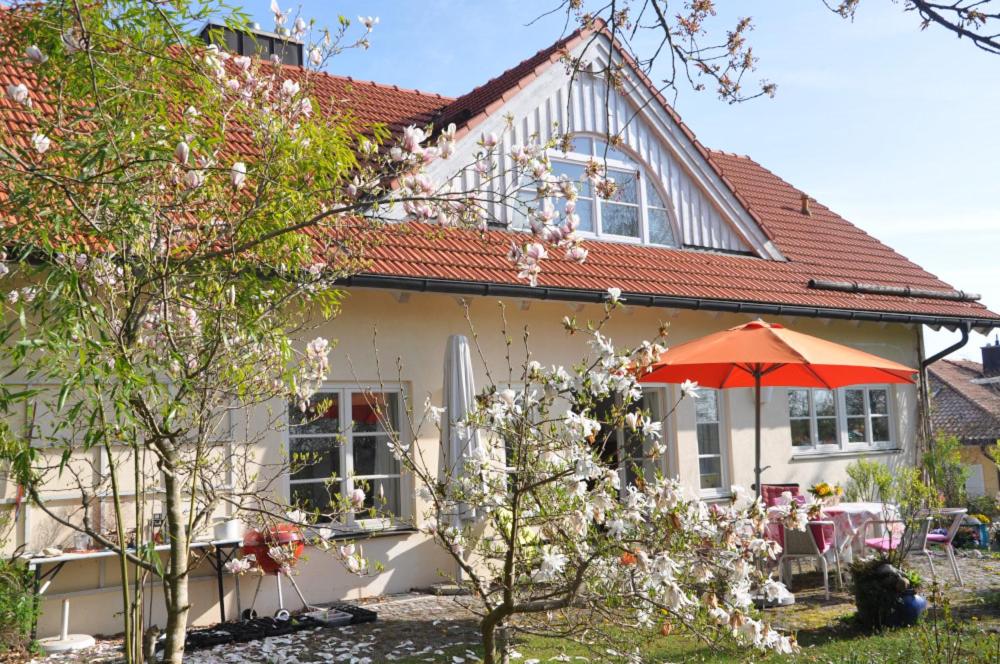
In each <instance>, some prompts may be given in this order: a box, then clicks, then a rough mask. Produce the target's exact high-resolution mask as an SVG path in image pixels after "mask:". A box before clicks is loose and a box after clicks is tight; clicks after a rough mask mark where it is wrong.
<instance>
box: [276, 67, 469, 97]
mask: <svg viewBox="0 0 1000 664" xmlns="http://www.w3.org/2000/svg"><path fill="white" fill-rule="evenodd" d="M258 59H259V60H260V61H261V62H264V63H268V64H271V65H273V64H274V63H272V62H271V61H270V60H265V59H264V58H259V57H258ZM278 65H279V66H280V67H281V68H282V69H291V70H293V71H299V72H308V73H312V74H320V75H321V76H325V77H327V78H330V79H333V80H336V81H347V82H349V83H355V84H358V85H371V86H374V87H376V88H382V89H384V90H395V91H396V92H407V93H410V94H416V95H420V96H421V97H431V98H436V99H441V100H444V101H447V102H449V103H450V102H452V101H455V97H448V96H447V95H443V94H441V93H440V92H429V91H427V90H419V89H417V88H404V87H402V86H399V85H396V84H394V83H379V82H378V81H372V80H369V79H364V78H354V77H353V76H344V75H343V74H334V73H331V72H328V71H324V70H322V69H308V68H307V67H304V66H301V65H292V64H288V63H286V62H281V63H278Z"/></svg>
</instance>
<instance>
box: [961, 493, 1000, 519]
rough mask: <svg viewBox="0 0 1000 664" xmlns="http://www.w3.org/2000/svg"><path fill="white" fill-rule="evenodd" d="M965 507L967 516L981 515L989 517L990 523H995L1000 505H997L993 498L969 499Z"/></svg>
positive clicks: (999, 513)
mask: <svg viewBox="0 0 1000 664" xmlns="http://www.w3.org/2000/svg"><path fill="white" fill-rule="evenodd" d="M966 507H968V508H969V514H982V515H985V516H987V517H989V521H990V523H992V522H993V521H996V519H997V517H998V516H1000V505H998V504H997V499H996V497H995V496H979V497H978V498H969V500H968V501H967V502H966Z"/></svg>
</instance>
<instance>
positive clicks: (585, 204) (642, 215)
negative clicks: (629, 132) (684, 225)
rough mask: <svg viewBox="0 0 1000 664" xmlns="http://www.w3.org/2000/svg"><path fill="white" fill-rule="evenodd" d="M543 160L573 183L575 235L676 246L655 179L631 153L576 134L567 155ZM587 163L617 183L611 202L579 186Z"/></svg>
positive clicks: (554, 154)
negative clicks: (577, 218) (597, 165)
mask: <svg viewBox="0 0 1000 664" xmlns="http://www.w3.org/2000/svg"><path fill="white" fill-rule="evenodd" d="M549 159H550V160H551V162H552V170H553V172H554V173H555V174H556V175H566V176H567V177H568V178H570V179H571V180H573V181H574V182H577V183H578V184H577V188H578V189H579V192H580V197H579V199H578V201H577V204H576V212H577V214H579V215H580V228H579V232H580V233H582V234H585V235H593V236H595V237H599V238H603V239H608V240H618V241H631V242H643V243H646V244H656V245H665V246H672V247H673V246H677V241H676V235H675V232H674V225H673V222H672V215H671V214H670V212H669V210H668V208H667V204H666V201H665V200H664V196H663V195H662V193H661V192H660V187H659V183H658V182H657V180H658V178H656V177H655V176H654V175H652V174H651V173H649V172H648V171H647V169H645V168H644V167H643V166H642V165H641V164H640V163H639V162H638V161H637V160H636V159H635V158H633V157H632V156H631V155H629V154H627V153H626V152H624V151H622V150H619V149H617V148H614V147H612V146H610V145H608V144H607V143H606V142H604V141H602V140H601V139H599V138H597V137H593V136H585V135H579V136H575V137H573V139H572V141H571V147H570V151H569V152H567V153H563V152H562V151H561V150H554V151H553V152H552V153H551V154H550V156H549ZM591 159H596V160H597V161H598V162H599V163H601V164H605V165H606V166H607V175H608V177H610V178H613V179H614V181H615V183H616V184H617V185H618V186H617V190H616V191H615V194H614V196H613V197H612V198H611V199H604V198H600V197H599V196H597V192H595V191H594V190H593V187H591V186H590V184H588V183H587V182H585V181H582V182H581V178H582V177H583V173H584V167H585V166H586V164H587V162H588V161H590V160H591Z"/></svg>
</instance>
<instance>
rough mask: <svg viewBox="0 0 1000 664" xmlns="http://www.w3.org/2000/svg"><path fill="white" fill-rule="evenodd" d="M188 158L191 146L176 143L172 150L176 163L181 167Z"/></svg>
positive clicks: (185, 143) (183, 142) (181, 142)
mask: <svg viewBox="0 0 1000 664" xmlns="http://www.w3.org/2000/svg"><path fill="white" fill-rule="evenodd" d="M190 156H191V146H190V145H188V144H187V141H180V142H179V143H177V147H175V148H174V159H176V160H177V163H179V164H182V165H184V164H187V163H188V158H189V157H190Z"/></svg>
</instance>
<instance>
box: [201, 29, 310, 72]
mask: <svg viewBox="0 0 1000 664" xmlns="http://www.w3.org/2000/svg"><path fill="white" fill-rule="evenodd" d="M198 36H199V37H201V38H202V39H204V40H205V42H206V43H208V44H215V45H217V46H218V47H219V48H221V49H225V50H227V51H229V52H230V53H234V54H236V55H250V56H254V55H257V56H260V57H261V58H262V59H264V60H268V59H270V58H271V56H272V55H277V56H278V59H279V61H280V62H281V63H283V64H286V65H294V66H296V67H301V66H302V64H303V59H302V58H303V55H302V42H300V41H298V40H296V39H292V38H291V37H288V36H284V35H279V34H275V33H273V32H265V31H263V30H260V29H259V28H258V26H257V25H256V24H255V25H254V26H253V27H247V28H245V29H234V28H231V27H229V26H226V25H220V24H218V23H208V24H206V25H205V27H204V28H202V30H201V32H200V33H198Z"/></svg>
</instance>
